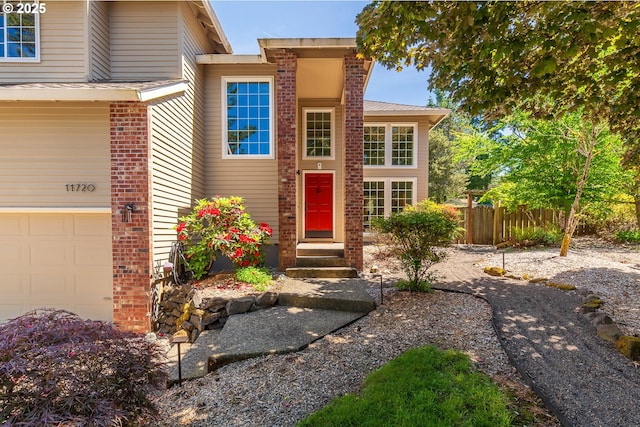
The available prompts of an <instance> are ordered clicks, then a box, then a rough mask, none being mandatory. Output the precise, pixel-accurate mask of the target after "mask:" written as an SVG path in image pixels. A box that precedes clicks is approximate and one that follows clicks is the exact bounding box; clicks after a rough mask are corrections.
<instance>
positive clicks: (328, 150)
mask: <svg viewBox="0 0 640 427" xmlns="http://www.w3.org/2000/svg"><path fill="white" fill-rule="evenodd" d="M303 112H304V140H305V145H304V146H305V150H304V158H309V157H313V158H318V157H324V158H333V109H331V108H329V109H327V108H325V109H315V108H314V109H311V108H305V109H303Z"/></svg>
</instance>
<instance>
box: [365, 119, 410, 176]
mask: <svg viewBox="0 0 640 427" xmlns="http://www.w3.org/2000/svg"><path fill="white" fill-rule="evenodd" d="M369 126H371V127H384V128H385V131H384V165H364V167H365V168H367V169H369V168H370V169H417V168H418V124H417V123H395V122H393V123H365V124H364V127H369ZM394 127H412V128H413V164H412V165H393V164H392V161H393V159H392V152H393V140H392V130H393V128H394Z"/></svg>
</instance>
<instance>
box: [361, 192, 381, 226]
mask: <svg viewBox="0 0 640 427" xmlns="http://www.w3.org/2000/svg"><path fill="white" fill-rule="evenodd" d="M382 217H384V181H365V182H364V229H365V230H370V229H371V222H372V221H373V219H374V218H382Z"/></svg>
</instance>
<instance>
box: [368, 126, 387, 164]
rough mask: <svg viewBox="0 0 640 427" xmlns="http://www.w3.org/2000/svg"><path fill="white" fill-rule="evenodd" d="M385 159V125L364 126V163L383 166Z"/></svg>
mask: <svg viewBox="0 0 640 427" xmlns="http://www.w3.org/2000/svg"><path fill="white" fill-rule="evenodd" d="M384 160H385V127H384V126H365V127H364V165H365V166H384Z"/></svg>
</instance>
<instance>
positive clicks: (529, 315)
mask: <svg viewBox="0 0 640 427" xmlns="http://www.w3.org/2000/svg"><path fill="white" fill-rule="evenodd" d="M482 251H483V250H482V248H476V249H474V250H468V251H456V252H455V254H454V256H455V257H456V259H455V262H447V263H445V264H442V265H439V266H437V268H436V269H437V271H438V272H439V273H440V274H441V275H442V276H444V278H445V279H444V281H443V282H439V285H438V287H440V288H443V289H448V290H455V291H461V292H469V293H472V294H474V295H478V296H481V297H483V298H484V299H486V300H487V301H488V302H489V303H490V304H491V305H492V308H493V320H494V324H495V326H496V330H497V331H498V336H499V339H500V340H501V342H502V344H503V346H504V348H505V350H506V351H507V354H508V356H509V358H510V359H511V361H512V363H514V365H515V366H516V367H517V369H518V370H519V372H520V373H521V374H522V375H523V377H524V378H525V380H526V381H527V382H528V383H529V384H530V385H531V386H532V388H533V389H534V390H535V391H536V392H537V393H538V395H539V396H540V397H541V398H542V399H543V400H544V401H545V402H546V403H547V405H548V406H549V407H550V408H551V409H552V410H553V411H554V412H555V413H556V415H557V416H558V418H559V419H560V421H561V422H562V423H563V424H564V425H571V426H638V425H640V411H638V403H640V387H638V385H640V370H638V369H637V368H636V367H635V366H634V364H633V363H632V362H630V361H629V360H627V359H625V358H624V357H623V356H621V355H620V354H619V353H618V352H617V351H616V349H615V347H614V346H613V345H612V344H611V343H608V342H607V341H605V340H603V339H602V338H600V337H598V336H597V335H596V331H595V328H594V326H593V325H592V324H591V323H590V322H589V321H588V320H587V319H586V318H585V317H584V316H583V315H582V314H581V313H580V312H579V306H580V305H581V302H582V297H581V295H580V294H581V293H580V292H579V291H571V292H566V291H561V290H558V289H555V288H551V287H546V286H544V285H541V284H531V283H528V282H525V281H516V280H511V279H504V278H492V277H490V276H487V275H484V274H483V273H481V270H480V269H479V268H478V267H477V265H476V266H474V263H475V264H477V263H478V257H484V256H485V255H486V254H485V253H483V252H482ZM491 252H493V250H491ZM636 302H637V301H636Z"/></svg>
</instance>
